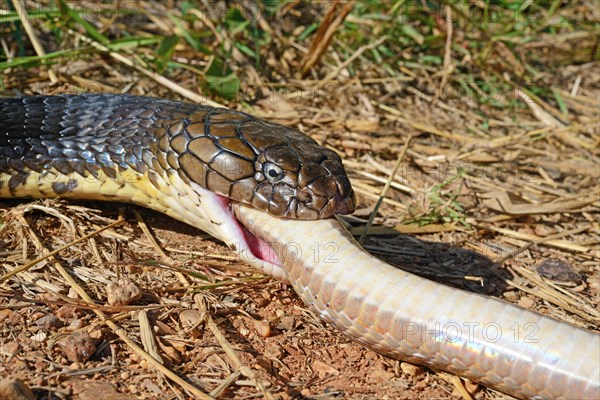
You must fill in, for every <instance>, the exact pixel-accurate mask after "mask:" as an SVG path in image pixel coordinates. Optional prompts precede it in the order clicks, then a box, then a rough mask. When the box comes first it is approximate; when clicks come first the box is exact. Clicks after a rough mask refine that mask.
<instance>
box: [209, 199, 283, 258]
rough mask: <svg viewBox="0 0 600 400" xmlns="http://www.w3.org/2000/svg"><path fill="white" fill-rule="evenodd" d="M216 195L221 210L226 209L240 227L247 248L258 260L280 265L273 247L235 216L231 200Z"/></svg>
mask: <svg viewBox="0 0 600 400" xmlns="http://www.w3.org/2000/svg"><path fill="white" fill-rule="evenodd" d="M216 196H217V200H218V201H219V203H221V205H222V206H223V210H226V212H228V213H229V214H230V216H231V218H232V219H233V220H234V221H235V223H236V224H237V225H238V226H239V227H240V228H241V230H242V232H243V233H244V239H245V240H246V244H247V245H248V249H249V250H250V251H251V252H252V254H253V255H254V256H255V257H256V258H258V259H260V260H263V261H266V262H269V263H271V264H275V265H277V266H279V267H280V266H281V265H282V264H281V260H280V259H279V257H278V256H277V254H276V253H275V250H273V248H272V247H271V246H270V245H269V244H268V243H267V242H265V241H264V240H262V239H261V238H259V237H258V236H256V235H254V234H253V233H252V232H250V231H249V230H248V229H247V228H246V227H245V226H244V225H242V223H241V222H240V221H238V219H237V218H236V217H235V214H234V213H233V212H232V211H231V209H230V208H229V205H230V204H231V201H230V200H229V199H228V198H227V197H225V196H221V195H219V194H217V195H216Z"/></svg>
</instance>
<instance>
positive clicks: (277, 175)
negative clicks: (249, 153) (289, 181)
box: [263, 163, 284, 183]
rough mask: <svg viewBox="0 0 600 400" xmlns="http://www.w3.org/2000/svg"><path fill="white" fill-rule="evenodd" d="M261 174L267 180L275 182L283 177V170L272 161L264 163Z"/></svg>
mask: <svg viewBox="0 0 600 400" xmlns="http://www.w3.org/2000/svg"><path fill="white" fill-rule="evenodd" d="M263 174H264V175H265V177H266V178H267V179H268V180H269V182H272V183H275V182H278V181H280V180H281V179H283V175H284V172H283V170H282V169H281V168H279V167H278V166H277V165H275V164H273V163H266V164H265V166H264V167H263Z"/></svg>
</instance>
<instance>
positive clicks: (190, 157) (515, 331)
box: [0, 94, 600, 399]
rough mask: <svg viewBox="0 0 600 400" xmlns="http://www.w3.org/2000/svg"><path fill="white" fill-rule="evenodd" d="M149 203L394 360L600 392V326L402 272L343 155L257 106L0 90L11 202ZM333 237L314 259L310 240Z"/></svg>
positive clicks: (523, 387) (540, 390) (545, 390)
mask: <svg viewBox="0 0 600 400" xmlns="http://www.w3.org/2000/svg"><path fill="white" fill-rule="evenodd" d="M25 197H28V198H45V197H63V198H77V199H105V200H116V201H125V202H131V203H136V204H140V205H143V206H146V207H149V208H152V209H155V210H158V211H161V212H163V213H165V214H168V215H170V216H171V217H174V218H176V219H178V220H181V221H184V222H186V223H188V224H190V225H193V226H195V227H197V228H199V229H201V230H203V231H206V232H207V233H209V234H211V235H213V236H215V237H216V238H218V239H220V240H222V241H223V242H225V243H226V244H227V245H229V247H230V248H232V249H233V250H234V251H236V252H237V253H238V254H239V256H240V257H241V258H242V259H244V260H245V261H247V262H249V263H251V264H253V265H255V266H257V267H259V268H261V269H262V270H263V271H264V272H265V273H267V274H269V275H271V276H273V277H276V278H279V279H282V280H284V281H286V282H289V283H290V284H291V285H292V286H293V287H294V289H295V290H296V292H297V293H298V295H299V296H300V297H301V298H302V300H303V301H304V302H305V303H306V304H307V305H308V306H309V307H310V308H311V309H312V310H313V311H314V312H315V313H317V314H318V315H319V316H321V318H323V319H324V320H326V321H328V322H330V323H332V324H333V325H335V326H336V327H337V328H338V329H339V330H341V331H342V332H344V333H346V334H347V335H349V336H351V337H352V338H353V339H355V340H357V341H358V342H360V343H362V344H364V345H366V346H368V347H370V348H373V349H375V350H376V351H379V352H381V353H382V354H385V355H388V356H390V357H394V358H398V359H402V360H407V361H410V362H414V363H418V364H423V365H427V366H429V367H431V368H433V369H438V370H444V371H449V372H452V373H456V374H458V375H461V376H465V377H467V378H470V379H473V380H475V381H478V382H481V383H483V384H485V385H487V386H490V387H492V388H495V389H498V390H500V391H502V392H505V393H508V394H511V395H513V396H516V397H519V398H536V399H538V398H539V399H542V398H544V399H554V398H565V399H567V398H568V399H571V398H572V399H598V398H599V397H600V335H597V334H595V333H593V332H589V331H586V330H584V329H580V328H576V327H574V326H571V325H568V324H565V323H561V322H558V321H556V320H553V319H551V318H548V317H546V316H543V315H540V314H537V313H534V312H531V311H528V310H525V309H522V308H519V307H517V306H515V305H512V304H509V303H506V302H503V301H500V300H497V299H494V298H488V297H485V296H480V295H476V294H473V293H467V292H464V291H461V290H458V289H453V288H450V287H446V286H444V285H440V284H437V283H434V282H431V281H428V280H426V279H423V278H420V277H416V276H414V275H412V274H409V273H407V272H403V271H402V270H399V269H396V268H393V267H391V266H389V265H387V264H385V263H383V262H381V261H379V260H377V259H376V258H374V257H372V256H370V255H369V254H367V253H366V252H364V251H363V250H362V249H361V248H360V247H359V246H358V245H357V244H356V242H355V241H354V240H353V238H352V237H351V235H350V234H349V233H348V232H347V231H346V230H345V229H344V228H343V227H342V226H341V225H340V224H339V223H338V222H337V221H336V220H335V219H333V218H330V217H331V216H332V215H333V214H336V213H340V214H343V213H349V212H352V211H353V210H354V203H355V200H354V194H353V191H352V188H351V185H350V182H349V180H348V178H347V176H346V173H345V171H344V168H343V166H342V162H341V159H340V157H339V156H338V155H337V154H336V153H335V152H333V151H331V150H328V149H325V148H323V147H321V146H319V145H318V144H317V143H316V142H315V141H313V140H312V139H310V138H309V137H307V136H305V135H304V134H302V133H301V132H299V131H297V130H294V129H292V128H288V127H285V126H282V125H279V124H275V123H270V122H267V121H263V120H260V119H258V118H255V117H253V116H250V115H248V114H245V113H241V112H237V111H233V110H229V109H219V108H211V107H206V106H199V105H195V104H188V103H181V102H175V101H169V100H161V99H154V98H147V97H135V96H129V95H105V94H98V95H78V96H48V97H43V96H39V97H26V98H18V99H1V100H0V198H25ZM315 244H316V245H318V246H327V245H329V244H333V245H334V246H335V247H336V249H337V250H336V252H335V254H334V257H322V258H316V257H315V253H314V251H313V250H314V245H315Z"/></svg>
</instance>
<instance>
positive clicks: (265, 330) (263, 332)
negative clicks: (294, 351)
mask: <svg viewBox="0 0 600 400" xmlns="http://www.w3.org/2000/svg"><path fill="white" fill-rule="evenodd" d="M254 329H255V330H256V333H258V334H259V335H260V336H261V337H264V338H268V337H271V335H272V333H273V331H272V330H271V325H269V323H268V322H265V321H254Z"/></svg>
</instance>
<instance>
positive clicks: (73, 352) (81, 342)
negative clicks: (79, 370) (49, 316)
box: [59, 332, 96, 363]
mask: <svg viewBox="0 0 600 400" xmlns="http://www.w3.org/2000/svg"><path fill="white" fill-rule="evenodd" d="M59 344H60V347H61V348H62V350H63V352H64V353H65V355H66V356H67V358H68V359H69V361H71V362H72V363H74V362H86V361H87V360H88V359H89V358H90V357H91V356H92V354H94V353H95V352H96V344H95V343H94V340H93V339H92V338H91V337H90V335H88V334H87V332H78V333H73V334H71V335H69V336H67V338H66V339H64V340H62V341H61V342H60V343H59Z"/></svg>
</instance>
